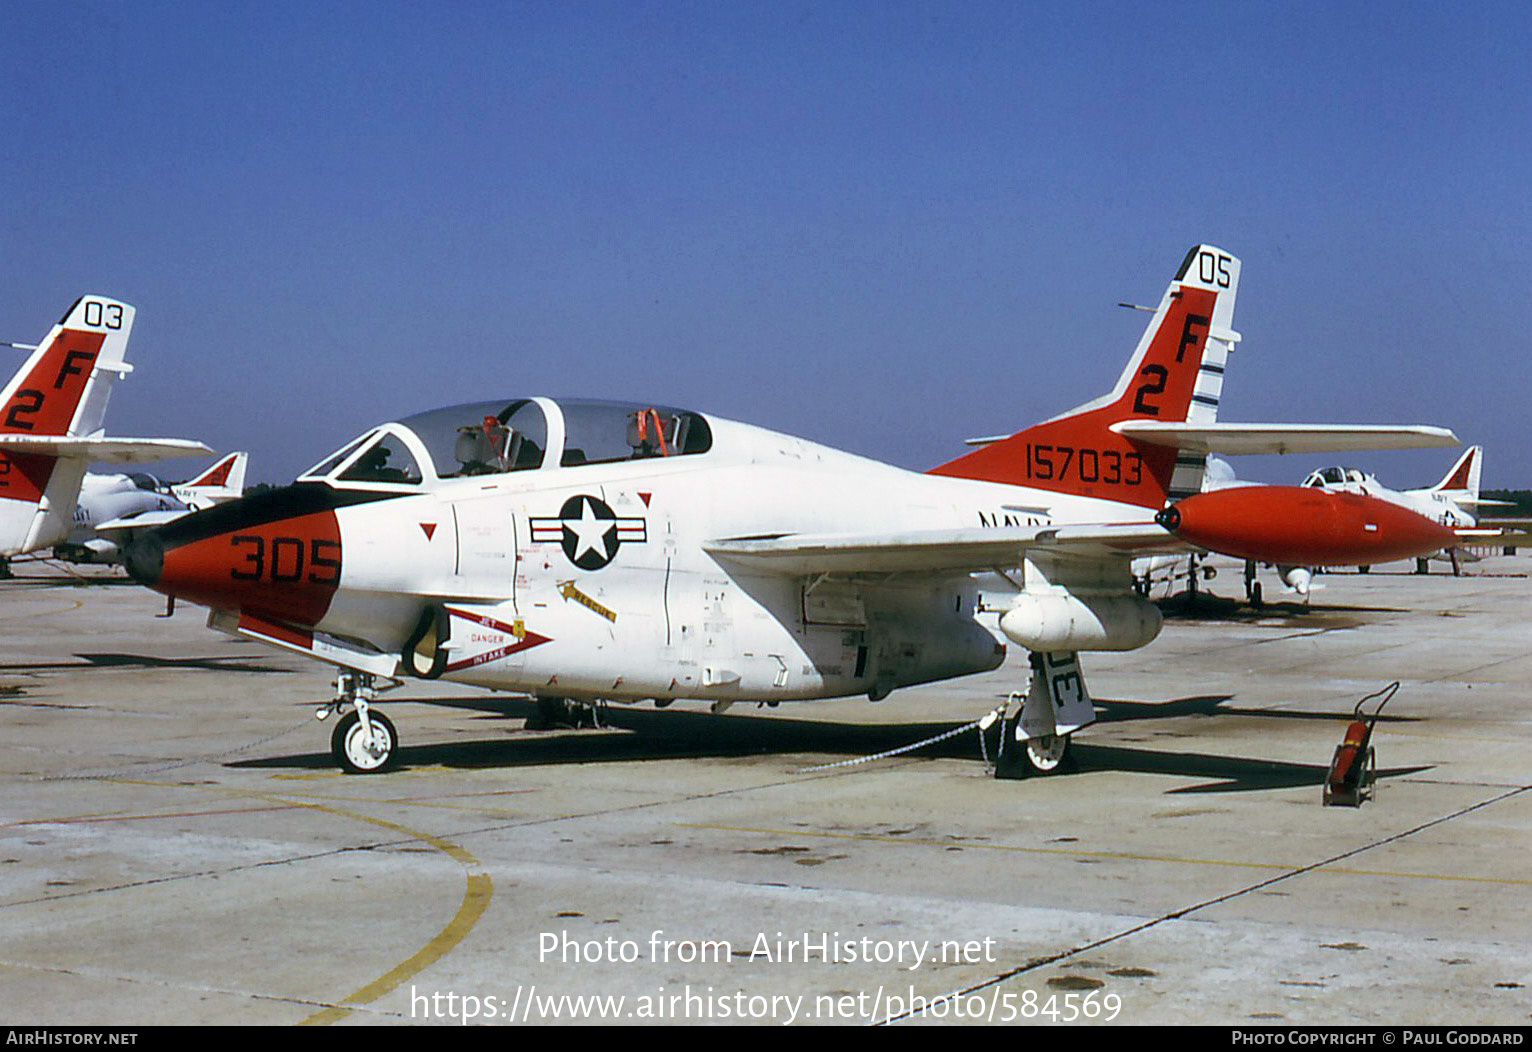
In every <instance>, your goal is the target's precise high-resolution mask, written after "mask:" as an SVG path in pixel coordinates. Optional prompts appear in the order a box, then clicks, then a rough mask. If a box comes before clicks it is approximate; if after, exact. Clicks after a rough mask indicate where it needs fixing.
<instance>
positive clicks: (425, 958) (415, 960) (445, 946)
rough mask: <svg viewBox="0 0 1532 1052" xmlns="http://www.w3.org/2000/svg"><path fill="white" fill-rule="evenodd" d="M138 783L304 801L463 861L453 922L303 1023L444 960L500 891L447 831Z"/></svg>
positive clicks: (335, 1014) (324, 1018)
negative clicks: (459, 899) (427, 830)
mask: <svg viewBox="0 0 1532 1052" xmlns="http://www.w3.org/2000/svg"><path fill="white" fill-rule="evenodd" d="M138 784H142V785H150V784H157V785H160V786H161V787H163V788H166V789H184V788H198V789H204V790H210V791H212V792H223V793H230V794H232V795H235V796H244V797H252V798H254V799H257V800H265V801H267V802H268V803H271V804H277V805H286V806H290V807H303V808H307V809H308V810H310V811H319V812H321V813H323V814H329V815H335V816H336V817H339V818H349V819H353V820H354V821H357V822H365V823H367V824H368V825H374V826H378V827H379V828H382V829H386V830H388V831H389V832H391V833H396V834H398V835H400V836H403V837H408V838H410V839H412V840H418V841H420V842H421V843H423V844H428V845H430V846H431V847H433V848H435V849H436V850H437V851H440V852H441V853H442V854H444V855H446V856H447V857H448V858H450V859H452V860H453V861H454V862H456V863H457V864H458V865H460V866H462V867H463V870H464V887H463V901H462V903H461V904H459V906H458V908H457V913H455V914H454V915H453V917H452V919H451V920H450V921H448V922H447V926H446V927H444V928H443V929H442V930H441V931H439V932H437V933H436V935H435V936H434V937H433V938H432V939H431V940H430V941H429V942H427V943H426V944H425V946H423V947H421V949H420V950H419V952H417V953H415V954H414V955H413V956H411V957H409V958H407V959H406V960H404V961H401V962H400V963H399V964H397V965H395V966H394V967H393V968H391V969H389V970H388V971H387V972H384V973H383V974H382V975H380V976H378V978H376V979H374V980H373V981H372V982H370V983H368V984H367V985H366V986H363V987H362V988H361V989H360V990H357V991H356V992H355V993H353V994H351V995H349V996H347V997H343V998H341V999H340V1000H339V1001H337V1002H335V1003H334V1004H333V1005H330V1006H329V1007H328V1008H324V1009H321V1010H320V1011H318V1012H315V1013H314V1014H313V1015H311V1016H309V1017H308V1018H307V1019H304V1020H302V1021H301V1022H300V1023H299V1024H298V1025H299V1026H329V1025H330V1024H331V1023H335V1022H339V1021H340V1020H342V1019H344V1018H346V1017H347V1016H348V1015H350V1014H351V1013H352V1012H353V1011H355V1010H356V1009H357V1008H360V1007H361V1006H362V1005H366V1004H371V1003H372V1002H373V1001H376V1000H377V999H378V998H380V997H382V996H383V995H384V994H387V993H389V992H390V991H392V990H394V989H395V988H397V987H398V986H399V985H400V984H401V983H403V982H405V981H406V980H407V979H410V978H412V977H414V976H416V975H418V974H419V973H420V972H422V971H424V970H425V969H426V968H428V967H430V966H431V965H432V964H435V963H436V962H437V961H439V960H441V959H442V958H443V957H445V956H446V955H447V954H448V953H450V952H451V951H452V950H453V949H454V948H455V947H456V946H457V945H458V944H459V943H460V942H462V941H463V940H464V939H465V938H467V936H468V933H469V932H470V931H472V930H473V927H474V925H475V924H477V923H478V922H479V918H480V917H482V916H483V915H484V911H485V910H486V909H488V908H489V900H490V897H491V896H492V895H493V894H494V885H493V883H492V882H491V881H490V879H489V874H487V873H485V872H484V870H483V868H482V866H481V863H480V862H479V860H478V859H476V858H474V857H473V855H471V854H469V853H468V852H467V851H465V850H464V849H463V848H461V847H459V846H458V845H457V844H454V843H453V842H452V841H450V840H447V839H446V838H444V837H439V836H436V835H434V834H431V833H423V832H421V831H420V830H418V829H411V828H409V827H408V826H402V825H400V824H399V823H398V822H390V821H388V820H387V819H384V818H374V817H373V816H371V815H365V814H361V813H359V812H357V811H352V810H349V809H347V808H342V807H334V806H332V805H330V804H320V803H311V802H308V801H305V800H303V799H294V798H292V797H288V796H278V795H273V794H268V793H261V792H254V791H251V790H247V789H232V788H229V787H228V786H184V785H172V784H170V783H148V782H141V783H138Z"/></svg>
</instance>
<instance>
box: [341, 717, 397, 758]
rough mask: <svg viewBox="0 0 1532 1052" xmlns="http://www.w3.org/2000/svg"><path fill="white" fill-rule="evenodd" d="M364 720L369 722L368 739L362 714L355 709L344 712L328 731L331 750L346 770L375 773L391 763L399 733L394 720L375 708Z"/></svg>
mask: <svg viewBox="0 0 1532 1052" xmlns="http://www.w3.org/2000/svg"><path fill="white" fill-rule="evenodd" d="M367 722H368V723H370V724H372V739H371V740H370V741H369V740H368V736H367V734H366V733H365V732H364V731H363V730H362V718H361V717H360V716H358V715H357V714H356V713H355V712H348V713H346V715H345V717H344V718H343V719H342V720H341V721H340V722H339V723H337V724H336V725H335V731H334V733H333V734H331V735H330V753H331V754H332V755H333V756H334V757H335V762H336V763H337V764H339V765H340V767H341V769H342V770H343V771H345V772H346V773H348V774H377V773H378V772H379V771H386V770H388V769H389V768H390V767H392V766H393V764H394V753H395V750H396V748H397V747H398V745H399V734H398V732H397V731H395V730H394V725H393V723H392V722H390V720H389V718H388V717H387V716H385V715H383V714H382V713H381V712H376V711H374V712H369V713H367Z"/></svg>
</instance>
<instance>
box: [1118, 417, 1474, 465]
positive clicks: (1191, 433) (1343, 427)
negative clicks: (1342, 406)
mask: <svg viewBox="0 0 1532 1052" xmlns="http://www.w3.org/2000/svg"><path fill="white" fill-rule="evenodd" d="M1112 430H1113V431H1115V432H1117V433H1118V434H1119V435H1122V436H1123V437H1124V438H1131V439H1133V440H1134V441H1137V442H1143V443H1145V444H1146V445H1151V446H1172V447H1174V448H1176V449H1184V450H1189V451H1191V452H1196V453H1225V454H1229V455H1231V456H1238V455H1249V454H1257V453H1356V452H1361V451H1364V450H1398V449H1439V448H1441V447H1443V446H1455V445H1457V444H1458V439H1457V436H1456V435H1454V434H1453V433H1452V432H1451V431H1449V430H1448V429H1446V428H1444V427H1428V426H1425V425H1406V426H1395V425H1392V424H1379V425H1373V424H1220V423H1203V424H1186V423H1176V422H1170V421H1164V422H1162V421H1158V420H1123V421H1120V422H1118V423H1115V424H1113V425H1112Z"/></svg>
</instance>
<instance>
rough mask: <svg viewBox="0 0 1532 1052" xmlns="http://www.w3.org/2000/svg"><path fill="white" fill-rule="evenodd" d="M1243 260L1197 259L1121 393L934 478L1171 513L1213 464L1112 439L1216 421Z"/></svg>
mask: <svg viewBox="0 0 1532 1052" xmlns="http://www.w3.org/2000/svg"><path fill="white" fill-rule="evenodd" d="M1238 284H1239V260H1237V259H1235V258H1234V257H1233V256H1230V255H1229V254H1228V253H1226V252H1223V251H1221V250H1219V249H1217V248H1213V247H1212V246H1210V245H1198V246H1197V247H1195V248H1193V249H1192V250H1191V251H1190V252H1188V253H1187V255H1186V259H1185V260H1184V261H1182V263H1181V268H1180V270H1179V271H1177V272H1176V276H1175V278H1174V279H1173V280H1172V281H1171V283H1170V286H1169V287H1168V288H1167V289H1166V290H1165V295H1164V298H1163V299H1161V301H1160V306H1159V308H1158V309H1157V310H1156V311H1155V313H1154V318H1153V320H1152V321H1151V322H1150V323H1149V327H1148V328H1147V329H1146V330H1145V331H1144V335H1143V338H1142V339H1141V340H1140V341H1139V344H1138V348H1137V349H1136V350H1135V351H1134V353H1133V357H1132V358H1131V359H1130V360H1129V362H1128V366H1127V368H1126V369H1124V370H1123V373H1122V375H1121V376H1120V377H1119V378H1118V380H1117V385H1116V387H1114V388H1113V389H1112V392H1111V393H1110V394H1108V395H1106V396H1105V397H1103V398H1099V399H1097V400H1096V401H1094V402H1089V403H1087V404H1085V405H1082V406H1079V407H1078V408H1076V409H1073V410H1071V411H1069V412H1068V413H1065V414H1063V415H1062V416H1057V417H1054V418H1053V419H1052V420H1049V421H1046V422H1045V423H1041V424H1038V425H1036V426H1034V427H1030V428H1027V429H1026V430H1025V431H1019V432H1017V433H1016V434H1014V435H1012V436H1010V437H1009V438H1006V439H1002V440H1001V441H999V442H995V443H993V444H991V445H988V446H985V447H984V448H983V449H980V450H977V451H975V452H973V453H969V454H968V455H967V456H964V457H960V458H958V459H957V460H954V461H952V462H951V463H948V464H943V465H942V466H941V467H938V468H935V469H933V470H932V472H931V473H932V474H933V475H950V476H954V477H957V478H970V479H980V480H984V481H988V482H1004V483H1010V484H1013V485H1022V486H1031V487H1034V488H1037V489H1044V490H1052V491H1054V492H1058V493H1072V494H1077V495H1080V496H1088V497H1100V498H1102V499H1105V500H1115V501H1121V502H1124V503H1128V504H1137V505H1140V506H1142V507H1146V508H1159V507H1162V506H1163V505H1164V503H1165V501H1166V500H1167V499H1170V498H1172V497H1175V496H1182V495H1184V494H1183V493H1182V492H1181V491H1182V490H1186V491H1188V492H1195V491H1196V489H1198V488H1200V485H1201V475H1202V468H1203V464H1204V458H1203V457H1201V456H1190V455H1187V456H1181V455H1178V453H1177V451H1176V450H1174V449H1171V448H1167V447H1163V446H1158V447H1157V446H1148V445H1144V444H1141V443H1138V442H1134V441H1132V440H1131V439H1127V438H1124V437H1123V436H1121V435H1119V434H1117V433H1116V432H1115V431H1113V430H1112V425H1113V424H1115V423H1117V422H1119V421H1122V420H1134V419H1137V420H1165V421H1186V420H1193V421H1197V420H1208V421H1211V420H1213V419H1215V418H1216V415H1217V411H1218V399H1219V396H1220V394H1221V392H1222V390H1223V369H1224V362H1225V359H1226V358H1227V355H1228V351H1229V348H1230V346H1232V344H1233V343H1234V342H1235V341H1236V340H1238V339H1239V337H1238V335H1237V334H1235V333H1234V331H1233V329H1232V328H1231V322H1232V320H1233V315H1234V295H1235V290H1236V289H1237V287H1238Z"/></svg>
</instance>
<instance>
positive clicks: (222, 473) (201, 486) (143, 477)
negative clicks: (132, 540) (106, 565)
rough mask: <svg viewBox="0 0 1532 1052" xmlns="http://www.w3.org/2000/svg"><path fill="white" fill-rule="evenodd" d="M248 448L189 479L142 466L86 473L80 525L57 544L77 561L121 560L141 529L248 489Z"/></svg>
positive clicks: (58, 550) (78, 505) (65, 555)
mask: <svg viewBox="0 0 1532 1052" xmlns="http://www.w3.org/2000/svg"><path fill="white" fill-rule="evenodd" d="M249 459H250V455H249V454H248V453H230V454H229V455H228V456H226V457H224V458H223V459H221V460H219V461H218V462H217V463H216V464H214V465H213V466H212V467H210V468H208V470H206V471H204V472H203V473H202V474H200V475H198V476H197V477H196V478H194V479H192V480H191V481H189V482H183V483H179V484H175V483H169V482H163V481H161V480H160V479H158V478H155V477H154V476H153V475H150V474H147V473H145V472H142V471H135V472H130V473H126V474H116V475H101V474H96V473H94V472H92V473H90V474H88V475H86V476H85V481H84V483H83V484H82V485H81V487H80V496H79V499H78V500H77V501H76V503H75V510H74V528H73V529H72V530H70V531H69V536H68V538H66V539H65V540H63V541H61V542H60V543H58V544H56V545H54V546H53V553H54V555H56V556H58V557H59V558H61V559H67V560H69V561H71V562H115V561H116V560H117V559H118V557H119V555H120V552H121V547H122V545H124V544H126V543H127V541H128V539H129V537H130V536H131V535H132V534H133V533H136V532H138V531H140V530H146V529H150V528H151V527H154V526H163V525H164V524H165V523H167V522H170V521H172V520H174V519H177V518H179V517H180V516H182V515H185V514H187V513H188V512H192V511H200V510H202V509H204V508H211V507H212V506H213V505H215V504H222V503H223V502H225V501H230V500H236V499H237V498H239V497H241V496H243V495H244V491H245V468H246V465H247V463H248V461H249Z"/></svg>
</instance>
